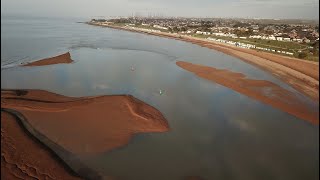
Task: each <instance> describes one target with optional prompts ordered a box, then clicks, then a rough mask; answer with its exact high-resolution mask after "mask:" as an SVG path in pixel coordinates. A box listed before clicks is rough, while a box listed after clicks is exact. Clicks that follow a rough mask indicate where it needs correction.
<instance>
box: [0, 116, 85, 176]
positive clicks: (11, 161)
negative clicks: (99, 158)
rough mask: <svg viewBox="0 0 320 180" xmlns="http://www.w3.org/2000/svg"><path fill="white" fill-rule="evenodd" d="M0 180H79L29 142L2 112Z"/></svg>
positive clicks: (12, 119)
mask: <svg viewBox="0 0 320 180" xmlns="http://www.w3.org/2000/svg"><path fill="white" fill-rule="evenodd" d="M26 147H28V148H26ZM39 160H41V161H39ZM1 178H3V179H28V178H29V179H33V178H40V179H70V180H73V179H74V180H76V179H81V178H79V177H77V176H76V175H75V174H73V173H72V172H71V171H69V170H67V167H65V166H63V165H62V163H61V162H59V161H58V160H57V159H56V158H55V157H54V155H53V154H52V153H51V152H50V151H48V149H47V148H46V147H45V146H43V145H42V144H40V143H39V142H38V141H37V140H34V139H33V138H30V137H29V136H28V135H27V133H26V132H25V130H24V129H23V128H22V127H21V125H20V124H19V123H18V121H17V120H16V119H15V117H14V116H12V115H11V114H9V113H7V112H4V111H1Z"/></svg>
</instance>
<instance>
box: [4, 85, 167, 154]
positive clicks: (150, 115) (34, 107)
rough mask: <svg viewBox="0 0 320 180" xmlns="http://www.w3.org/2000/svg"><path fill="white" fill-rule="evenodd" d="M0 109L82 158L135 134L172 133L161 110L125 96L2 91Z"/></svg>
mask: <svg viewBox="0 0 320 180" xmlns="http://www.w3.org/2000/svg"><path fill="white" fill-rule="evenodd" d="M1 106H2V107H3V108H9V109H13V110H16V111H19V112H20V113H22V114H23V115H24V116H25V117H26V118H27V119H28V121H29V123H30V124H31V125H32V126H33V127H34V128H35V129H37V130H38V131H39V132H40V133H42V134H44V135H45V136H47V137H48V138H49V139H51V140H52V141H54V142H55V143H57V144H58V145H60V146H62V147H63V148H65V149H66V150H68V151H70V152H72V153H75V154H78V155H83V156H86V155H92V154H96V153H103V152H106V151H110V150H112V149H114V148H118V147H121V146H124V145H126V144H127V143H128V142H129V141H130V139H131V138H132V136H133V135H134V134H136V133H147V132H166V131H168V130H169V125H168V123H167V121H166V120H165V118H164V117H163V116H162V114H161V113H160V112H159V111H158V110H156V109H155V108H153V107H151V106H149V105H147V104H145V103H144V102H142V101H140V100H138V99H136V98H134V97H132V96H126V95H123V96H121V95H118V96H97V97H82V98H73V97H66V96H62V95H58V94H54V93H50V92H47V91H41V90H26V91H23V90H21V91H20V93H17V91H1Z"/></svg>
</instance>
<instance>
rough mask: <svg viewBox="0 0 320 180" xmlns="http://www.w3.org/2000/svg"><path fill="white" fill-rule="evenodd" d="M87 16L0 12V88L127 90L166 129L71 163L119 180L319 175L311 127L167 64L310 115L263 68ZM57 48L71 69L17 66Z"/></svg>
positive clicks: (287, 179) (288, 179) (296, 179)
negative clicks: (258, 90)
mask: <svg viewBox="0 0 320 180" xmlns="http://www.w3.org/2000/svg"><path fill="white" fill-rule="evenodd" d="M89 20H90V18H88V19H85V18H67V17H66V18H52V17H51V18H50V17H27V16H18V15H1V88H2V89H19V88H22V89H42V90H48V91H51V92H54V93H58V94H62V95H65V96H72V97H81V96H96V95H115V94H130V95H133V96H134V97H136V98H138V99H140V100H142V101H144V102H146V103H148V104H150V105H152V106H153V107H155V108H157V109H158V110H159V111H161V113H162V114H163V115H164V117H165V118H166V119H167V121H168V123H169V126H170V131H168V132H165V133H143V134H137V135H135V136H134V137H133V138H132V139H131V141H130V142H129V144H127V145H126V146H124V147H121V148H119V149H115V150H112V151H109V152H105V153H102V154H99V155H96V156H94V157H79V158H80V159H81V160H82V163H84V164H85V165H86V166H88V167H90V168H91V169H93V170H94V171H96V172H98V173H100V174H103V175H105V176H111V177H116V178H118V179H124V180H131V179H132V180H149V179H150V180H171V179H172V180H175V179H183V178H185V177H188V176H198V177H201V178H202V179H207V180H217V179H219V180H229V179H230V180H231V179H232V180H233V179H237V180H257V179H259V180H263V179H266V180H270V179H274V180H277V179H278V180H301V179H306V180H313V179H319V126H314V125H312V124H310V123H308V122H306V121H304V120H301V119H298V118H296V117H294V116H292V115H290V114H288V113H286V112H283V111H281V110H278V109H275V108H273V107H271V106H269V105H266V104H263V103H261V102H259V101H257V100H255V99H251V98H249V97H247V96H245V95H242V94H240V93H238V92H235V91H233V90H231V89H229V88H226V87H224V86H221V85H219V84H216V83H214V82H211V81H208V80H205V79H202V78H199V77H197V76H195V75H194V74H193V73H191V72H188V71H185V70H184V69H182V68H180V67H178V66H177V65H176V64H175V63H176V61H186V62H191V63H195V64H201V65H206V66H211V67H215V68H219V69H227V70H230V71H234V72H239V73H242V74H244V75H246V76H247V77H248V78H250V79H258V80H268V81H271V82H273V83H275V84H278V85H279V86H281V87H283V88H285V89H287V90H289V91H291V92H293V93H294V94H295V95H296V96H297V97H299V98H300V99H302V100H303V101H304V102H306V103H307V104H308V106H309V108H310V109H314V110H317V109H318V108H319V104H318V103H316V102H313V101H312V100H311V99H309V98H308V97H306V96H304V95H302V94H301V93H299V92H297V91H296V90H294V89H293V88H292V87H290V86H289V85H287V84H286V83H284V82H282V81H281V80H279V79H278V78H276V77H275V76H273V75H272V74H270V73H269V72H266V71H264V70H261V69H259V68H257V67H255V66H253V65H250V64H247V63H245V62H243V61H241V60H240V59H237V58H235V57H232V56H229V55H226V54H223V53H221V52H219V51H215V50H211V49H208V48H205V47H200V46H198V45H195V44H191V43H188V42H183V41H178V40H173V39H168V38H163V37H157V36H151V35H146V34H140V33H135V32H127V31H123V30H116V29H110V28H106V27H98V26H91V25H88V24H85V23H84V22H86V21H89ZM66 52H70V54H71V58H72V59H73V60H74V62H73V63H72V64H57V65H50V66H42V67H21V66H20V65H21V64H25V63H28V62H32V61H36V60H39V59H43V58H47V57H52V56H56V55H59V54H62V53H66ZM131 67H134V71H132V70H131ZM160 91H161V93H159V92H160ZM70 128H72V127H70ZM70 166H71V168H72V165H70Z"/></svg>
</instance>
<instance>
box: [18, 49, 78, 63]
mask: <svg viewBox="0 0 320 180" xmlns="http://www.w3.org/2000/svg"><path fill="white" fill-rule="evenodd" d="M72 62H73V60H72V59H71V56H70V53H69V52H67V53H65V54H61V55H59V56H55V57H51V58H45V59H41V60H38V61H34V62H31V63H28V64H25V65H23V66H46V65H52V64H70V63H72Z"/></svg>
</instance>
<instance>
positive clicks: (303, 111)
mask: <svg viewBox="0 0 320 180" xmlns="http://www.w3.org/2000/svg"><path fill="white" fill-rule="evenodd" d="M176 64H177V65H178V66H179V67H181V68H183V69H185V70H187V71H190V72H192V73H194V74H195V75H197V76H199V77H201V78H204V79H207V80H209V81H213V82H215V83H218V84H220V85H223V86H225V87H227V88H230V89H232V90H234V91H236V92H239V93H241V94H243V95H246V96H248V97H250V98H253V99H256V100H258V101H260V102H262V103H265V104H268V105H271V106H272V107H275V108H277V109H280V110H282V111H284V112H287V113H289V114H291V115H293V116H296V117H298V118H300V119H303V120H305V121H307V122H310V123H312V124H315V125H319V110H318V109H310V108H308V106H307V105H306V104H305V103H304V102H302V101H301V100H300V99H299V98H297V97H296V96H295V95H294V94H293V93H292V92H290V91H288V90H286V89H283V88H282V87H280V86H279V85H277V84H274V83H272V82H269V81H265V80H253V79H248V78H247V77H246V76H245V75H243V74H241V73H236V72H232V71H229V70H224V69H216V68H214V67H208V66H202V65H197V64H192V63H189V62H183V61H178V62H176Z"/></svg>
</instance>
